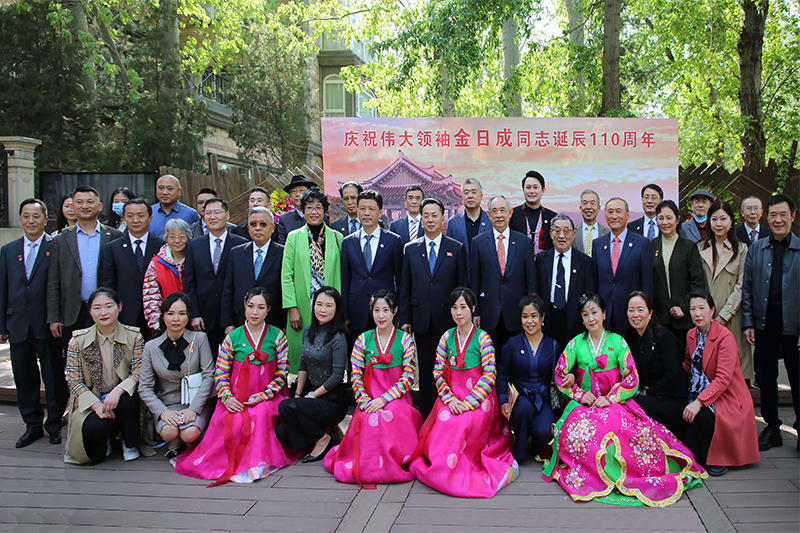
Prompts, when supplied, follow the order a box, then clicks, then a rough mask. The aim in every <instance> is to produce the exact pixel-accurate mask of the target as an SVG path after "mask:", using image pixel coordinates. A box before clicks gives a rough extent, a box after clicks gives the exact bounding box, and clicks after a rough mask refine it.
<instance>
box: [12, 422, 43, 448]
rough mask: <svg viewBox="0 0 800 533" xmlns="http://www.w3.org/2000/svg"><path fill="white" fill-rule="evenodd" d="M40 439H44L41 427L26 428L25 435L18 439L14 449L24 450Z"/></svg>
mask: <svg viewBox="0 0 800 533" xmlns="http://www.w3.org/2000/svg"><path fill="white" fill-rule="evenodd" d="M42 437H44V430H43V429H42V428H41V427H38V428H28V429H26V430H25V433H24V434H23V435H22V436H21V437H20V438H19V440H18V441H17V444H16V445H15V447H17V448H24V447H25V446H30V445H31V444H33V443H34V442H35V441H36V440H37V439H41V438H42Z"/></svg>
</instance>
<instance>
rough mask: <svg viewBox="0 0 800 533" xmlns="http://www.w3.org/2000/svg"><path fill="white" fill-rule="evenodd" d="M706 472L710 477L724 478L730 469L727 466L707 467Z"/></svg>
mask: <svg viewBox="0 0 800 533" xmlns="http://www.w3.org/2000/svg"><path fill="white" fill-rule="evenodd" d="M706 472H708V475H709V476H711V477H719V476H724V475H725V474H727V473H728V467H727V466H711V465H707V466H706Z"/></svg>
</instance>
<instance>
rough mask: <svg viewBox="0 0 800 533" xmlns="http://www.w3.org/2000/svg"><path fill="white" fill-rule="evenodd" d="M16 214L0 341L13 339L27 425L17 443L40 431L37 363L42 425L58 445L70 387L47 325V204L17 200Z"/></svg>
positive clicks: (2, 277)
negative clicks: (18, 224) (18, 227)
mask: <svg viewBox="0 0 800 533" xmlns="http://www.w3.org/2000/svg"><path fill="white" fill-rule="evenodd" d="M19 216H20V222H21V225H22V230H23V231H24V232H25V235H24V236H23V237H22V238H20V239H17V240H15V241H12V242H10V243H8V244H6V245H5V246H3V248H2V249H0V342H10V343H11V369H12V371H13V373H14V385H15V386H16V388H17V406H18V407H19V414H20V415H21V416H22V420H23V421H24V422H25V426H26V429H25V433H24V434H23V435H22V437H20V438H19V440H18V441H17V443H16V447H17V448H24V447H25V446H28V445H29V444H31V443H33V442H34V441H35V440H36V439H38V438H40V437H42V436H44V430H43V429H42V422H43V421H44V411H43V410H42V407H41V406H40V405H39V390H40V385H39V383H40V381H39V366H41V368H42V374H41V378H42V379H43V380H44V390H45V397H46V399H47V421H45V422H44V429H46V430H47V432H48V433H49V434H50V443H51V444H61V415H63V414H64V409H65V408H66V406H67V397H68V390H67V382H66V380H65V379H64V359H63V358H62V357H61V345H60V343H59V341H58V339H55V338H53V336H52V334H51V333H50V328H49V327H48V326H47V275H48V271H49V267H50V236H49V235H47V234H46V233H45V232H44V226H45V224H46V223H47V206H45V204H44V202H42V201H41V200H36V199H34V198H28V199H27V200H24V201H23V202H22V204H20V208H19ZM37 357H38V359H39V366H37V364H36V360H37Z"/></svg>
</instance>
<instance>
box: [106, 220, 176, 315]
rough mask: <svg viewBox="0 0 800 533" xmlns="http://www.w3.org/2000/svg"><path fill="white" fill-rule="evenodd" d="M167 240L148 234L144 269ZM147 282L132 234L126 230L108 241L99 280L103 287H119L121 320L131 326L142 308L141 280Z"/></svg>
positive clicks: (116, 288) (116, 289)
mask: <svg viewBox="0 0 800 533" xmlns="http://www.w3.org/2000/svg"><path fill="white" fill-rule="evenodd" d="M165 244H166V241H165V240H164V239H162V238H160V237H156V236H155V235H153V234H152V233H149V234H148V235H147V246H145V249H144V263H143V265H144V270H145V271H147V265H149V264H150V260H151V259H152V258H153V256H154V255H156V254H158V251H159V250H160V249H161V247H162V246H164V245H165ZM143 283H144V272H143V271H140V270H139V265H137V264H136V256H135V255H134V249H133V246H132V245H131V240H130V235H129V233H128V232H127V231H126V232H125V234H124V235H123V236H122V237H121V238H119V239H117V240H115V241H111V242H110V243H108V245H107V246H106V247H105V249H104V250H103V271H102V275H101V276H100V284H101V286H103V287H110V288H112V289H114V290H115V291H117V294H119V298H120V300H121V301H122V311H120V313H119V321H120V322H122V323H123V324H126V325H128V326H135V325H136V324H137V321H138V319H139V315H140V314H141V312H142V284H143Z"/></svg>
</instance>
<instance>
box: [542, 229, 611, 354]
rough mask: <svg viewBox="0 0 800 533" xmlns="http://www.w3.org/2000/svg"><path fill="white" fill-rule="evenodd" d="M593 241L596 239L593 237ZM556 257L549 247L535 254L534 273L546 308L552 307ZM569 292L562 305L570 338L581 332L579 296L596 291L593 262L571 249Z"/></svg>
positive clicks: (546, 323) (546, 324) (545, 322)
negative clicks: (551, 295) (565, 303)
mask: <svg viewBox="0 0 800 533" xmlns="http://www.w3.org/2000/svg"><path fill="white" fill-rule="evenodd" d="M595 242H597V240H596V239H595ZM555 257H556V249H555V248H551V249H550V250H546V251H544V252H542V253H540V254H539V255H537V256H536V275H537V277H538V286H539V296H540V297H541V298H542V300H544V302H545V304H547V306H546V309H548V310H549V309H550V308H551V307H552V304H553V302H552V301H551V298H550V294H551V292H552V291H551V289H552V287H553V261H554V260H555ZM570 269H571V270H572V271H571V272H570V277H569V292H568V293H567V305H566V306H564V310H565V311H566V314H567V317H568V321H569V322H568V324H567V330H568V332H569V338H570V339H572V338H574V337H575V336H576V335H578V334H579V333H582V332H583V330H584V328H583V320H582V319H581V314H580V312H579V311H578V305H579V303H580V299H581V296H583V295H584V294H586V293H588V292H594V293H596V292H597V278H596V275H595V269H594V262H593V261H592V258H591V257H589V256H588V255H586V254H584V253H581V252H578V251H577V250H574V249H573V250H572V260H571V261H570ZM544 324H545V329H547V330H549V328H548V320H547V317H545V321H544Z"/></svg>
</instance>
